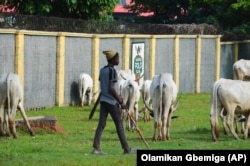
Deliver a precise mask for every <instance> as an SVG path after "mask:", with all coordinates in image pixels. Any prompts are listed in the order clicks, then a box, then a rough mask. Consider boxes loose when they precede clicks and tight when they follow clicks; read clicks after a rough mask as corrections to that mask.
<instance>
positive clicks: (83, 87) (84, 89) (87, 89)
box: [78, 73, 93, 107]
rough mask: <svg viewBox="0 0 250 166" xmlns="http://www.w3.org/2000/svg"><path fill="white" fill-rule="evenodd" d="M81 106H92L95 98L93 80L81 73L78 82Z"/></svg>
mask: <svg viewBox="0 0 250 166" xmlns="http://www.w3.org/2000/svg"><path fill="white" fill-rule="evenodd" d="M78 89H79V96H80V106H82V107H83V106H84V104H86V103H87V105H90V104H91V102H92V97H93V79H92V78H91V77H90V75H88V74H86V73H81V74H80V76H79V80H78ZM85 99H86V100H85Z"/></svg>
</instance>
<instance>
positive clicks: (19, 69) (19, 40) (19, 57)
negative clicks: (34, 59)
mask: <svg viewBox="0 0 250 166" xmlns="http://www.w3.org/2000/svg"><path fill="white" fill-rule="evenodd" d="M15 52H16V55H15V69H14V70H15V73H16V74H17V75H18V76H19V79H20V83H21V85H22V86H23V87H24V33H23V32H21V31H17V32H16V49H15ZM23 89H24V88H23Z"/></svg>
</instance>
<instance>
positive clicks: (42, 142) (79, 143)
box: [0, 94, 249, 166]
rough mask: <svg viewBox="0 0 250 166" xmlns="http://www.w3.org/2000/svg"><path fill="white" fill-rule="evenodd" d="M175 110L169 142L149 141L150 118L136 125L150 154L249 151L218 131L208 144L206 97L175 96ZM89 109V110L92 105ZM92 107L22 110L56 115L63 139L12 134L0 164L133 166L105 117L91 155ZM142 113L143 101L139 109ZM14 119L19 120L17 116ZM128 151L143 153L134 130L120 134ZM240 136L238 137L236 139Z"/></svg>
mask: <svg viewBox="0 0 250 166" xmlns="http://www.w3.org/2000/svg"><path fill="white" fill-rule="evenodd" d="M180 96H181V99H180V105H179V107H178V109H177V110H176V111H175V112H174V115H176V116H178V118H176V119H172V121H171V127H170V136H171V140H169V141H165V142H162V141H157V142H153V141H152V140H151V138H152V136H153V126H154V122H153V119H151V121H149V122H144V121H143V120H142V119H139V122H138V126H139V128H140V130H141V132H142V134H143V136H144V137H145V139H146V141H147V142H148V144H149V146H150V149H161V150H166V151H167V150H185V149H188V150H198V149H202V150H209V149H210V150H216V149H224V150H239V149H246V150H247V149H249V140H240V141H237V140H235V139H234V137H233V136H232V134H229V135H224V134H223V132H222V125H220V126H221V127H220V128H221V136H220V141H219V142H213V141H212V137H211V131H210V130H211V129H210V123H209V114H210V95H209V94H180ZM92 106H93V105H92ZM92 106H86V107H84V108H81V107H79V106H71V107H52V108H47V109H44V110H39V111H26V113H27V116H28V117H31V116H55V117H56V118H57V122H58V124H59V125H60V127H61V128H62V129H63V130H64V132H65V134H64V135H62V134H58V133H53V132H52V133H47V132H44V131H43V132H42V131H38V132H36V136H35V137H30V136H29V135H28V132H27V131H22V130H20V129H18V130H17V134H18V138H17V139H13V138H12V137H0V163H1V165H4V166H8V165H11V166H17V165H36V166H40V165H41V166H42V165H44V164H46V165H53V166H61V165H72V166H78V165H79V166H81V165H86V166H88V165H119V166H127V165H136V155H124V154H123V150H122V148H121V145H120V142H119V139H118V136H117V133H116V130H115V126H114V123H113V121H112V119H111V117H110V116H108V120H107V125H106V128H105V129H104V132H103V136H102V142H101V148H102V149H103V150H104V151H106V152H107V153H108V155H106V156H96V155H93V154H91V152H92V150H93V148H92V144H93V137H94V133H95V129H96V127H97V123H98V117H99V112H98V109H97V111H96V112H95V114H94V117H93V119H92V120H88V116H89V113H90V110H91V108H92ZM140 108H142V101H140V103H139V109H140ZM17 118H21V116H20V112H18V113H17ZM125 134H126V137H127V139H128V143H129V145H130V146H131V147H134V148H138V149H147V148H146V146H145V145H144V143H143V142H142V140H141V139H140V137H139V135H138V134H137V133H136V132H135V131H134V132H132V131H127V130H126V131H125ZM239 136H240V137H242V136H243V135H242V134H239Z"/></svg>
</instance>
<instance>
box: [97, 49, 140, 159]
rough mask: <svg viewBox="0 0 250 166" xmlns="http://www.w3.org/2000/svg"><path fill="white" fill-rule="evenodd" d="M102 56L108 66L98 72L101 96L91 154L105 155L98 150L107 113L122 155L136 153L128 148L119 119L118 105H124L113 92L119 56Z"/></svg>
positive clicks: (114, 91)
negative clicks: (115, 67) (117, 138)
mask: <svg viewBox="0 0 250 166" xmlns="http://www.w3.org/2000/svg"><path fill="white" fill-rule="evenodd" d="M103 54H105V55H106V58H107V61H108V65H106V66H104V67H103V68H102V69H101V70H100V75H99V81H100V88H101V96H100V105H101V109H100V115H99V123H98V126H97V129H96V132H95V137H94V142H93V147H94V151H93V154H106V153H105V152H103V151H102V150H101V149H100V142H101V136H102V132H103V130H104V128H105V126H106V120H107V116H108V113H109V114H110V115H111V117H112V119H113V121H114V123H115V126H116V131H117V134H118V137H119V140H120V143H121V145H122V148H123V150H124V154H132V153H136V150H135V149H132V148H130V147H129V145H128V143H127V140H126V137H125V134H124V129H123V124H122V119H121V110H120V108H119V105H120V106H121V107H122V108H123V109H125V108H126V105H125V104H124V103H123V99H122V98H121V96H119V95H118V93H117V92H116V90H115V87H114V84H115V83H116V82H117V73H116V70H115V69H114V66H116V65H119V54H118V53H117V52H115V51H113V50H107V51H103Z"/></svg>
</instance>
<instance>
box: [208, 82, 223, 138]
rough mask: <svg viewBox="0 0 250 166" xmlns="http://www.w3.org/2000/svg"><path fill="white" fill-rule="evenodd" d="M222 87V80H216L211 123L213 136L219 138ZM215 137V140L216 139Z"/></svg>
mask: <svg viewBox="0 0 250 166" xmlns="http://www.w3.org/2000/svg"><path fill="white" fill-rule="evenodd" d="M219 87H220V82H216V83H215V84H214V86H213V90H212V108H211V109H212V110H211V115H210V116H211V117H210V118H211V125H212V128H213V129H212V132H213V137H216V139H218V137H219V123H218V116H219V113H220V112H219V111H221V110H218V107H217V106H218V88H219ZM216 139H214V140H216Z"/></svg>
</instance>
